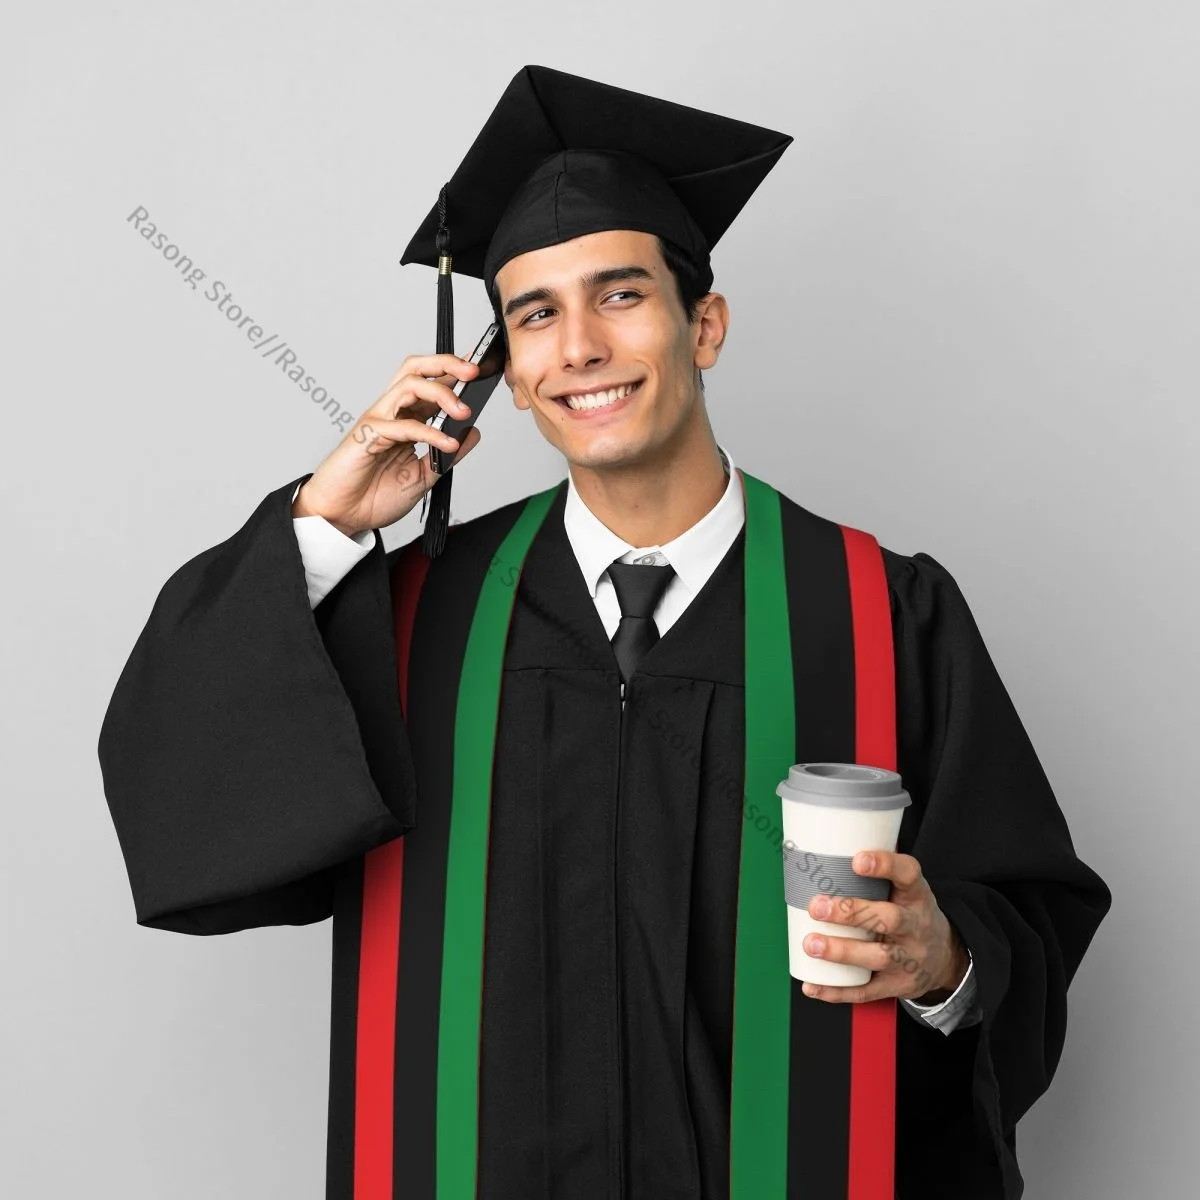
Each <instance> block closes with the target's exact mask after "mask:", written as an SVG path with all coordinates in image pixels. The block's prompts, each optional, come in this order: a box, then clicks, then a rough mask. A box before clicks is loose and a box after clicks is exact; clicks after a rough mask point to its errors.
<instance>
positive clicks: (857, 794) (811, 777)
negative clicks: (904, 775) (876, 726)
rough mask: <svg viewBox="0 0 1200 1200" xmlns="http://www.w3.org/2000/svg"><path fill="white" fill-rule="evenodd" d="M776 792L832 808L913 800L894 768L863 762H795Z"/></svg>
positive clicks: (899, 804) (883, 806)
mask: <svg viewBox="0 0 1200 1200" xmlns="http://www.w3.org/2000/svg"><path fill="white" fill-rule="evenodd" d="M775 793H776V795H778V796H782V797H783V799H784V800H802V801H804V802H805V803H806V804H826V805H828V806H829V807H831V808H855V809H868V810H870V809H889V808H905V807H907V806H908V805H910V804H911V803H912V797H911V796H910V795H909V794H908V792H906V791H905V790H904V788H902V787H901V786H900V776H899V775H898V774H897V773H896V772H895V771H887V770H885V769H884V768H883V767H868V766H865V765H863V764H862V763H838V762H814V763H796V765H795V766H793V767H792V768H790V769H789V771H788V776H787V778H786V779H785V780H784V781H783V782H782V783H781V784H780V785H779V786H778V787H777V788H776V789H775Z"/></svg>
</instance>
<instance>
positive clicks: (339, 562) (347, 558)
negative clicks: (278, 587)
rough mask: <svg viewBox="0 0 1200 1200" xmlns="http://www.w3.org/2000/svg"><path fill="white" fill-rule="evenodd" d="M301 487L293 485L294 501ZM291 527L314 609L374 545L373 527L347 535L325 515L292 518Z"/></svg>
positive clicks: (300, 485)
mask: <svg viewBox="0 0 1200 1200" xmlns="http://www.w3.org/2000/svg"><path fill="white" fill-rule="evenodd" d="M303 486H304V485H303V484H302V483H301V484H297V485H296V490H295V491H294V492H293V493H292V500H293V502H294V501H295V499H296V496H297V495H298V493H299V491H300V489H301V487H303ZM292 528H293V530H295V533H296V541H297V543H298V544H299V546H300V558H301V560H302V561H303V563H304V579H305V582H306V583H307V585H308V603H309V605H310V606H311V607H312V608H316V607H317V605H318V604H320V603H321V601H322V600H324V599H325V597H326V596H328V595H329V593H330V592H331V591H333V589H334V588H335V587H336V586H337V585H338V584H339V583H340V582H341V581H342V580H343V579H345V577H346V576H347V575H349V574H350V571H351V569H352V568H353V567H354V565H355V564H356V563H358V562H361V561H362V560H363V559H364V558H366V557H367V555H368V554H370V553H371V549H372V547H373V546H374V545H375V530H373V529H363V530H361V531H360V532H358V533H356V534H355V535H354V536H353V537H347V536H346V534H344V533H342V531H341V530H340V529H335V528H334V526H332V525H331V524H330V523H329V522H328V521H327V520H325V518H324V517H293V518H292Z"/></svg>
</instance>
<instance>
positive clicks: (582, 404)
mask: <svg viewBox="0 0 1200 1200" xmlns="http://www.w3.org/2000/svg"><path fill="white" fill-rule="evenodd" d="M641 386H642V385H641V381H640V380H639V381H638V382H637V383H626V384H622V386H621V387H617V388H610V389H609V390H608V391H607V392H588V393H587V394H586V395H582V396H563V397H562V398H561V399H559V400H558V403H559V404H561V405H563V407H565V408H569V409H570V410H571V411H572V412H591V411H592V410H594V409H597V408H611V407H612V406H613V405H614V404H617V403H618V402H619V401H621V400H624V399H625V398H626V397H627V396H631V395H633V393H634V392H636V391H637V390H638V388H639V387H641Z"/></svg>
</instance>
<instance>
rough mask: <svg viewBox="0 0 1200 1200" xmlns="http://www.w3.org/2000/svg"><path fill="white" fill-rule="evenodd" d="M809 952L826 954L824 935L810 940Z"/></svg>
mask: <svg viewBox="0 0 1200 1200" xmlns="http://www.w3.org/2000/svg"><path fill="white" fill-rule="evenodd" d="M808 952H809V954H824V953H825V939H824V938H823V937H814V938H810V939H809V942H808Z"/></svg>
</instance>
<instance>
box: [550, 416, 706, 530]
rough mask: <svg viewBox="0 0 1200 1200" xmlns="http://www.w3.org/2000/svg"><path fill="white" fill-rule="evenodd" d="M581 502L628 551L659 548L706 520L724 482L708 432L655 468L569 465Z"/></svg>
mask: <svg viewBox="0 0 1200 1200" xmlns="http://www.w3.org/2000/svg"><path fill="white" fill-rule="evenodd" d="M570 470H571V481H572V482H573V483H574V485H575V490H576V491H577V492H578V493H579V498H580V499H581V500H582V501H583V502H584V503H585V504H586V505H587V506H588V508H589V509H591V511H592V512H593V513H594V514H595V515H596V516H597V517H598V518H599V519H600V521H602V522H603V523H604V524H605V525H606V526H607V527H608V528H609V529H611V530H612V531H613V533H615V534H616V535H617V537H619V538H621V539H622V540H623V541H626V542H628V543H629V544H630V545H631V546H637V547H641V546H662V545H664V544H665V543H667V542H669V541H671V540H672V539H674V538H677V537H678V536H679V535H680V534H681V533H684V532H686V531H687V530H689V529H691V527H692V526H693V525H695V524H696V522H697V521H699V520H701V518H703V517H705V516H707V514H708V513H710V512H711V511H712V510H713V508H715V507H716V505H717V502H718V501H719V500H720V499H721V497H722V496H723V495H724V494H725V488H726V486H727V484H728V476H727V475H726V474H725V466H724V464H723V463H722V461H721V452H720V451H719V450H718V449H717V443H716V440H715V439H714V438H713V435H712V430H711V429H710V428H708V425H707V423H705V425H704V428H703V429H702V430H699V431H698V432H697V434H696V435H695V436H693V437H691V438H688V439H686V440H683V441H681V443H680V444H679V445H678V446H675V447H671V448H669V449H667V450H666V451H665V453H664V455H663V456H662V457H660V458H657V459H655V460H654V461H653V462H645V463H635V464H630V465H629V466H626V467H609V468H603V469H595V468H591V467H578V466H574V465H572V466H571V468H570Z"/></svg>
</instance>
